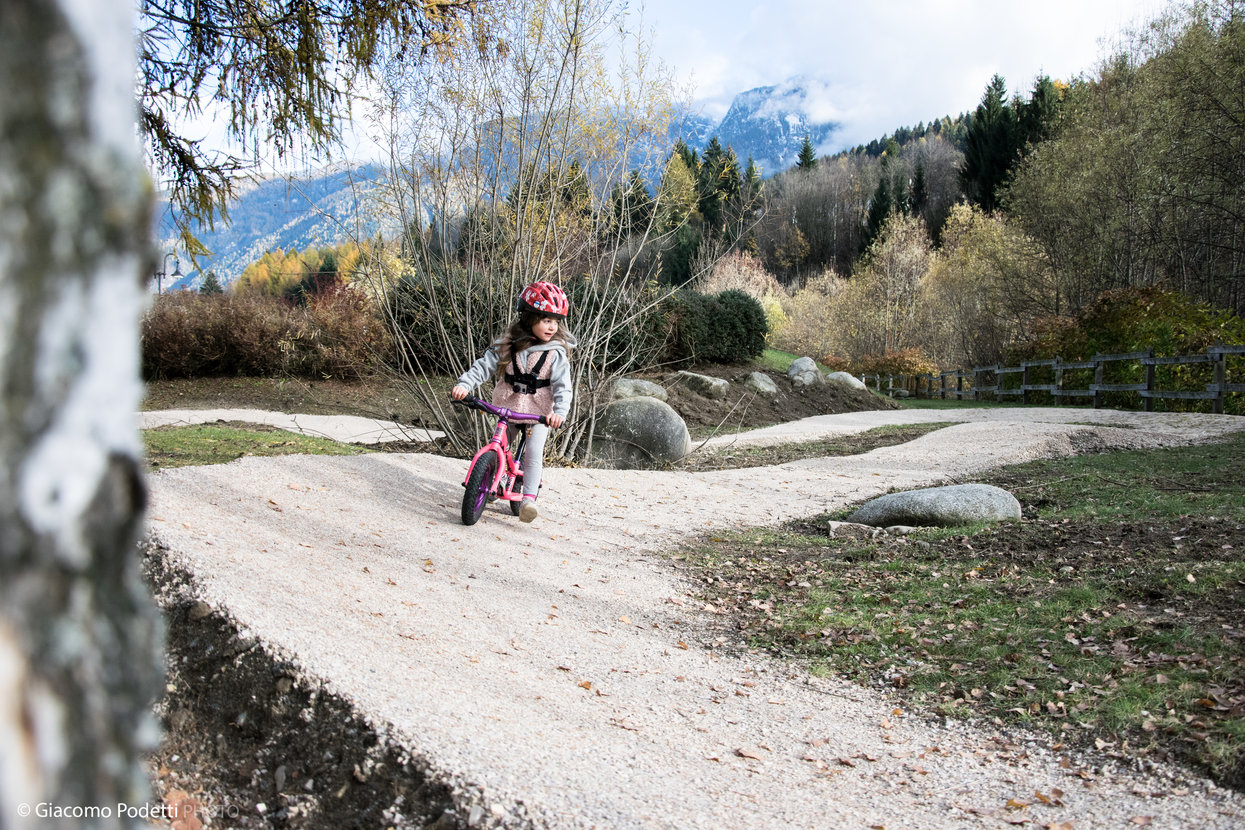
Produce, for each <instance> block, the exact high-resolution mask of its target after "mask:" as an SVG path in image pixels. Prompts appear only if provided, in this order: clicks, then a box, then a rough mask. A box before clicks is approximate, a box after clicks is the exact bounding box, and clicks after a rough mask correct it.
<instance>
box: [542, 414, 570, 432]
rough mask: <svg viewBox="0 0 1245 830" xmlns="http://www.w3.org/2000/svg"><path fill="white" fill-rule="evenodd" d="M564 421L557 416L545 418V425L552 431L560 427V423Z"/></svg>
mask: <svg viewBox="0 0 1245 830" xmlns="http://www.w3.org/2000/svg"><path fill="white" fill-rule="evenodd" d="M565 420H566V419H565V418H563V417H562V416H561V415H557V414H554V415H546V416H545V423H546V424H548V425H549V426H551V427H553V428H554V429H557V428H558V427H560V426H562V423H563V422H564V421H565Z"/></svg>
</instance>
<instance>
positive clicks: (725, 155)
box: [696, 136, 740, 233]
mask: <svg viewBox="0 0 1245 830" xmlns="http://www.w3.org/2000/svg"><path fill="white" fill-rule="evenodd" d="M739 185H740V179H739V160H738V159H737V158H735V152H734V151H733V150H730V149H729V148H728V149H723V148H722V143H721V142H720V141H719V140H718V137H717V136H714V137H713V138H711V139H709V144H708V146H706V147H705V152H704V154H703V155H702V156H701V158H700V171H699V173H698V175H697V176H696V195H697V197H698V199H699V207H700V213H701V215H702V216H704V217H705V225H706V226H707V228H708V230H709V231H710V232H711V233H712V232H716V231H718V230H720V229H721V228H722V224H723V219H724V214H723V208H724V206H725V205H726V203H727V202H728V201H730V200H731V199H732V198H734V197H735V196H737V195H738V194H739Z"/></svg>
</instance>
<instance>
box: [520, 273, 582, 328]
mask: <svg viewBox="0 0 1245 830" xmlns="http://www.w3.org/2000/svg"><path fill="white" fill-rule="evenodd" d="M570 310H571V301H570V300H568V299H566V292H565V291H563V290H562V289H561V288H558V287H557V286H556V285H554V284H553V283H551V282H534V283H532V284H531V285H529V286H528V287H527V288H524V289H523V290H522V291H521V292H520V293H519V311H531V312H534V313H536V314H543V315H545V316H546V317H557V318H558V319H559V320H561V319H563V318H565V317H566V315H567V314H568V313H570Z"/></svg>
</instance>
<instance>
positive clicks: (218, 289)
mask: <svg viewBox="0 0 1245 830" xmlns="http://www.w3.org/2000/svg"><path fill="white" fill-rule="evenodd" d="M199 293H200V294H223V293H225V288H224V286H222V285H221V284H220V279H218V278H217V276H216V272H215V271H208V272H207V276H205V277H204V278H203V282H202V283H201V284H200V285H199Z"/></svg>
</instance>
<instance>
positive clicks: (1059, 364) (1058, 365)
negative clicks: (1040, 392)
mask: <svg viewBox="0 0 1245 830" xmlns="http://www.w3.org/2000/svg"><path fill="white" fill-rule="evenodd" d="M1062 392H1063V358H1062V357H1056V358H1055V394H1054V395H1051V397H1052V398H1054V399H1055V406H1063V394H1062Z"/></svg>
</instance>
